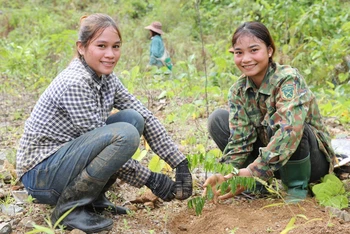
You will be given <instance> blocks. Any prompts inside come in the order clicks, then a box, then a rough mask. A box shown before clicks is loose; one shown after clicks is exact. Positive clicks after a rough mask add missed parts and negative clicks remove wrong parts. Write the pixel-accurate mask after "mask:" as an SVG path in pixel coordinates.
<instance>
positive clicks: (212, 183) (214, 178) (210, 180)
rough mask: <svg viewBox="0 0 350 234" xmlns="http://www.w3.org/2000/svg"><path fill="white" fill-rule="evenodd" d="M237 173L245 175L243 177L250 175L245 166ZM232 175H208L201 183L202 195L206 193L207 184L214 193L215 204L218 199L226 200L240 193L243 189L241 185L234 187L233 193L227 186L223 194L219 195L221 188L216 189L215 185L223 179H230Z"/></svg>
mask: <svg viewBox="0 0 350 234" xmlns="http://www.w3.org/2000/svg"><path fill="white" fill-rule="evenodd" d="M238 175H239V176H245V177H251V174H250V172H249V170H248V169H246V168H242V169H240V170H239V173H238ZM233 176H234V175H233V174H232V173H230V174H227V175H225V176H223V175H221V174H215V175H212V176H210V177H209V178H208V179H207V180H206V181H205V183H204V184H203V187H204V191H203V194H202V196H203V197H205V196H206V195H207V187H208V185H210V186H211V189H212V191H213V194H214V198H213V202H214V203H215V204H216V203H217V201H218V200H226V199H229V198H231V197H234V196H236V195H238V194H241V193H242V192H243V191H244V190H245V188H244V187H242V186H238V187H237V188H236V192H235V193H232V192H231V188H230V187H229V188H228V189H227V190H226V193H225V194H223V195H221V190H217V187H218V186H219V185H220V184H222V183H223V182H224V181H227V180H228V179H231V178H232V177H233Z"/></svg>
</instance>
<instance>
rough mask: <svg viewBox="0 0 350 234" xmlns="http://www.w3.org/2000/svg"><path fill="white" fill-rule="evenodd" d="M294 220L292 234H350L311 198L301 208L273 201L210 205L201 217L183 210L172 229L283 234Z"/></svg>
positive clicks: (180, 233) (176, 233)
mask: <svg viewBox="0 0 350 234" xmlns="http://www.w3.org/2000/svg"><path fill="white" fill-rule="evenodd" d="M294 218H295V223H294V225H290V226H293V228H292V229H291V230H290V231H289V232H288V233H303V234H316V233H317V234H321V233H322V234H324V233H344V234H345V233H350V223H349V222H344V221H343V220H341V219H339V218H336V217H334V216H332V215H331V214H330V213H329V212H327V211H326V210H325V208H322V207H320V206H319V205H318V204H317V203H316V202H315V200H314V199H313V198H311V197H310V198H308V199H307V200H305V201H303V202H301V203H299V204H283V203H281V201H280V200H272V199H257V200H242V199H240V200H231V203H230V204H206V205H205V207H204V209H203V212H202V214H201V215H200V216H196V215H195V212H194V211H193V210H190V211H189V210H182V211H181V212H179V213H178V214H176V215H174V216H173V217H172V218H171V220H170V223H169V226H168V227H169V230H170V233H172V234H185V233H186V234H187V233H193V234H197V233H198V234H199V233H205V234H224V233H235V234H253V233H254V234H259V233H261V234H262V233H282V232H283V231H284V230H287V226H288V223H290V222H293V220H294ZM285 233H287V232H285Z"/></svg>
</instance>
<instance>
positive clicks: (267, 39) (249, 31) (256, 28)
mask: <svg viewBox="0 0 350 234" xmlns="http://www.w3.org/2000/svg"><path fill="white" fill-rule="evenodd" d="M243 35H253V36H255V37H256V38H258V39H260V40H262V41H263V42H264V43H265V45H266V47H271V48H272V50H273V51H272V55H271V57H270V58H269V62H270V63H271V64H274V62H273V55H274V54H275V51H276V47H275V43H274V41H273V39H272V37H271V34H270V32H269V30H268V29H267V28H266V26H265V25H263V24H262V23H260V22H245V23H243V24H242V25H241V26H239V27H238V28H237V29H236V31H235V32H234V34H233V36H232V47H234V45H235V44H236V42H237V40H238V38H239V37H241V36H243Z"/></svg>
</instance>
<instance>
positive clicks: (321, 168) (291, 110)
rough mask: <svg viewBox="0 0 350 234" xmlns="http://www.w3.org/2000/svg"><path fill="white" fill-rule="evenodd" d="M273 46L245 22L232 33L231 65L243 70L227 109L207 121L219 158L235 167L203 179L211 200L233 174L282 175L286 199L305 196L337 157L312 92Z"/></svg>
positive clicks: (254, 25)
mask: <svg viewBox="0 0 350 234" xmlns="http://www.w3.org/2000/svg"><path fill="white" fill-rule="evenodd" d="M275 51H276V48H275V45H274V42H273V40H272V38H271V35H270V33H269V31H268V29H267V28H266V27H265V26H264V25H263V24H261V23H259V22H246V23H244V24H242V25H241V26H240V27H238V28H237V30H236V31H235V33H234V34H233V37H232V48H231V49H230V52H231V53H233V54H234V61H235V64H236V66H237V67H238V68H239V69H240V70H241V72H242V73H243V74H242V76H241V77H240V78H239V79H238V81H237V82H236V83H235V84H233V86H232V87H231V88H230V91H229V97H228V99H229V111H227V110H224V109H218V110H216V111H214V112H213V113H212V114H211V115H210V117H209V120H208V130H209V133H210V135H211V137H212V138H213V140H214V141H215V143H216V144H217V145H218V147H219V148H220V149H221V150H222V152H223V157H222V160H221V162H223V163H230V164H232V165H233V166H234V167H235V168H236V169H238V170H235V171H234V172H233V173H231V174H228V175H225V176H223V175H220V174H216V175H213V176H211V177H209V178H208V179H207V181H206V182H205V184H204V187H205V191H204V193H206V187H207V185H211V187H212V189H213V190H214V194H215V199H216V198H218V199H226V198H229V197H232V196H234V195H237V194H239V193H241V192H242V191H244V188H243V187H241V188H240V189H238V190H237V192H236V194H231V193H227V194H224V195H222V196H220V194H219V193H218V191H216V188H215V185H216V184H217V183H221V182H223V181H225V180H227V179H229V178H232V177H233V176H247V177H252V176H254V177H259V178H261V179H263V180H265V181H267V180H269V179H270V178H272V177H276V178H281V180H282V182H283V183H284V184H285V185H286V186H287V187H288V194H289V197H288V200H289V201H290V202H293V201H299V200H302V199H304V198H305V197H306V195H307V187H308V184H309V183H310V182H316V181H318V180H320V178H321V177H323V176H324V175H326V174H327V173H330V172H332V170H333V166H334V163H335V160H336V157H335V154H334V152H333V150H332V148H331V141H330V137H329V134H328V132H327V129H326V127H325V126H324V124H323V122H322V117H321V114H320V111H319V108H318V105H317V102H316V98H315V96H314V94H313V93H312V92H311V90H310V89H309V87H308V86H307V84H306V82H305V80H304V78H303V77H302V75H301V74H300V73H299V71H298V70H297V69H296V68H293V67H291V66H288V65H280V64H278V63H276V62H274V61H273V55H274V53H275Z"/></svg>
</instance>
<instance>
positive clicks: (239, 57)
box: [233, 34, 273, 87]
mask: <svg viewBox="0 0 350 234" xmlns="http://www.w3.org/2000/svg"><path fill="white" fill-rule="evenodd" d="M272 52H273V49H272V48H271V47H270V46H269V47H267V46H266V44H265V43H264V42H263V41H262V40H260V39H258V38H257V37H255V36H253V35H251V34H250V35H249V34H248V35H247V34H244V35H242V36H241V37H239V38H238V40H237V41H236V43H235V44H234V45H233V53H234V60H235V64H236V66H237V67H238V68H239V70H241V72H242V73H243V74H244V75H246V76H248V77H250V78H251V79H252V81H253V82H254V83H255V85H256V86H257V87H260V84H261V82H262V81H263V79H264V76H265V74H266V71H267V68H268V66H269V58H270V57H271V56H272Z"/></svg>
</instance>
